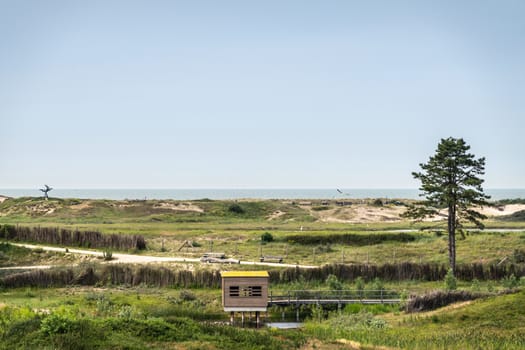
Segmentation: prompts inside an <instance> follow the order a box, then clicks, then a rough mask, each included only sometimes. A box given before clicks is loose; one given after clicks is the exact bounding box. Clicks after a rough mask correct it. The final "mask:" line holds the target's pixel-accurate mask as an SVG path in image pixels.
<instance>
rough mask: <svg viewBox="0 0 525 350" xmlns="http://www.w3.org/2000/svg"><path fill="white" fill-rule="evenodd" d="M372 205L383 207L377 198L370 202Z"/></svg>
mask: <svg viewBox="0 0 525 350" xmlns="http://www.w3.org/2000/svg"><path fill="white" fill-rule="evenodd" d="M372 205H373V206H374V207H382V206H383V201H382V200H381V199H379V198H377V199H374V201H373V202H372Z"/></svg>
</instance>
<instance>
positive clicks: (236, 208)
mask: <svg viewBox="0 0 525 350" xmlns="http://www.w3.org/2000/svg"><path fill="white" fill-rule="evenodd" d="M228 211H229V212H230V213H234V214H244V213H245V210H244V209H243V207H241V206H240V205H239V204H237V203H233V204H230V205H229V206H228Z"/></svg>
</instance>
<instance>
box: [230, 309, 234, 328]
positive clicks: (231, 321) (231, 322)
mask: <svg viewBox="0 0 525 350" xmlns="http://www.w3.org/2000/svg"><path fill="white" fill-rule="evenodd" d="M234 315H235V312H233V311H232V312H230V325H232V326H233V320H234Z"/></svg>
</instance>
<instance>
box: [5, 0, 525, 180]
mask: <svg viewBox="0 0 525 350" xmlns="http://www.w3.org/2000/svg"><path fill="white" fill-rule="evenodd" d="M523 18H525V2H524V1H520V0H516V1H511V0H500V1H496V0H494V1H484V0H476V1H468V0H466V1H386V0H385V1H374V0H371V1H350V0H348V1H332V0H319V1H308V0H301V1H285V0H277V1H273V0H265V1H245V0H244V1H228V0H224V1H199V0H195V1H155V0H153V1H133V0H131V1H116V0H115V1H110V0H108V1H66V0H63V1H54V0H49V1H39V0H34V1H31V0H22V1H15V0H0V188H33V187H37V186H42V184H44V183H47V184H50V185H52V186H53V187H55V188H239V189H242V188H417V187H418V186H419V183H418V182H417V181H416V180H415V179H413V178H412V176H411V173H412V172H413V171H419V170H420V168H419V164H420V163H424V162H426V161H428V158H429V157H430V156H431V155H432V154H433V153H434V152H435V150H436V147H437V144H438V143H439V141H440V139H442V138H447V137H461V138H464V139H465V141H466V142H467V143H468V144H469V145H470V146H471V152H472V153H473V154H475V155H476V156H477V157H482V156H483V157H485V158H486V174H485V176H484V178H485V184H484V186H485V187H486V188H525V162H524V157H523V153H524V152H523V151H524V150H525V137H523V132H524V131H525V115H524V111H525V98H524V95H525V21H524V20H523Z"/></svg>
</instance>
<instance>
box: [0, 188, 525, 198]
mask: <svg viewBox="0 0 525 350" xmlns="http://www.w3.org/2000/svg"><path fill="white" fill-rule="evenodd" d="M485 193H486V194H488V195H490V196H491V200H501V199H515V198H525V189H523V188H522V189H485ZM419 194H420V192H419V190H417V189H361V188H360V189H347V188H324V189H311V188H302V189H300V188H296V189H292V188H279V189H267V188H265V189H235V188H232V189H225V188H221V189H200V188H199V189H63V188H54V189H53V190H52V191H51V192H49V195H50V196H51V197H56V198H82V199H116V200H124V199H129V200H143V199H176V200H195V199H216V200H221V199H224V200H227V199H364V198H384V199H418V198H421V197H420V196H419ZM0 195H2V196H7V197H15V198H16V197H38V196H42V195H43V194H42V192H40V190H39V189H38V188H26V189H0Z"/></svg>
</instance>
